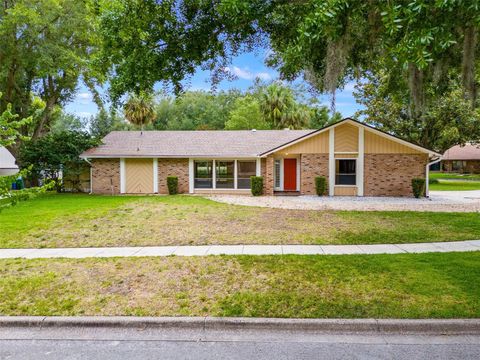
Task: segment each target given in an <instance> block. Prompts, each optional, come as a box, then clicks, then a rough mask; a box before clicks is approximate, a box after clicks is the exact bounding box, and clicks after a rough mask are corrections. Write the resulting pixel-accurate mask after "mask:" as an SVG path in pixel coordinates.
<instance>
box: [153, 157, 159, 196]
mask: <svg viewBox="0 0 480 360" xmlns="http://www.w3.org/2000/svg"><path fill="white" fill-rule="evenodd" d="M153 193H154V194H158V159H157V158H155V159H153Z"/></svg>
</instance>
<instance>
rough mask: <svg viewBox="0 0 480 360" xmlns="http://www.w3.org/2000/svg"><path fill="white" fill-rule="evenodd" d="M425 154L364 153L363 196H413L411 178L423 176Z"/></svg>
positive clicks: (425, 160) (425, 162) (426, 158)
mask: <svg viewBox="0 0 480 360" xmlns="http://www.w3.org/2000/svg"><path fill="white" fill-rule="evenodd" d="M427 160H428V157H427V155H426V154H365V160H364V161H365V168H364V178H365V182H364V195H365V196H413V193H412V179H413V178H425V165H426V164H427Z"/></svg>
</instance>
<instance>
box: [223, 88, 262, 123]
mask: <svg viewBox="0 0 480 360" xmlns="http://www.w3.org/2000/svg"><path fill="white" fill-rule="evenodd" d="M270 128H271V127H270V125H269V124H268V123H267V122H266V121H265V120H264V118H263V115H262V112H261V110H260V104H259V102H258V100H257V99H255V98H253V97H252V96H251V95H247V96H245V97H241V98H238V99H237V100H236V101H235V105H234V107H233V109H232V110H231V111H230V116H229V119H228V120H227V122H226V123H225V129H226V130H251V129H257V130H268V129H270Z"/></svg>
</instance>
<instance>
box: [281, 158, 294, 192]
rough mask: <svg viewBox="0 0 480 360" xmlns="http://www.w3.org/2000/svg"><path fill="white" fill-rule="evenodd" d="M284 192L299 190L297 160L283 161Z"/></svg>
mask: <svg viewBox="0 0 480 360" xmlns="http://www.w3.org/2000/svg"><path fill="white" fill-rule="evenodd" d="M283 190H285V191H295V190H297V159H283Z"/></svg>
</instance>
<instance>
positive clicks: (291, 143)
mask: <svg viewBox="0 0 480 360" xmlns="http://www.w3.org/2000/svg"><path fill="white" fill-rule="evenodd" d="M347 122H352V123H354V124H357V125H360V126H363V127H365V128H367V129H369V130H371V131H373V132H375V133H377V134H379V135H381V136H384V137H388V138H390V139H391V140H393V141H396V142H399V143H401V144H403V145H405V146H408V147H411V148H413V149H416V150H418V151H422V152H424V153H427V154H429V155H434V156H438V157H442V154H440V153H437V152H436V151H433V150H430V149H427V148H425V147H423V146H420V145H417V144H413V143H411V142H410V141H407V140H404V139H401V138H399V137H397V136H395V135H392V134H389V133H386V132H385V131H381V130H378V129H376V128H374V127H373V126H370V125H368V124H364V123H362V122H360V121H358V120H355V119H352V118H345V119H342V120H340V121H338V122H336V123H334V124H330V125H328V126H325V127H323V128H321V129H318V130H316V131H313V132H312V133H310V134H306V135H303V136H301V137H299V138H297V139H294V140H292V141H289V142H287V143H285V144H283V145H280V146H277V147H275V148H273V149H271V150H268V151H266V152H264V153H262V154H260V156H261V157H265V156H268V155H270V154H272V153H274V152H277V151H279V150H282V149H284V148H286V147H288V146H291V145H294V144H296V143H298V142H301V141H303V140H306V139H309V138H311V137H313V136H316V135H318V134H320V133H322V132H325V131H327V130H330V129H331V128H335V127H337V126H339V125H341V124H344V123H347Z"/></svg>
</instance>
